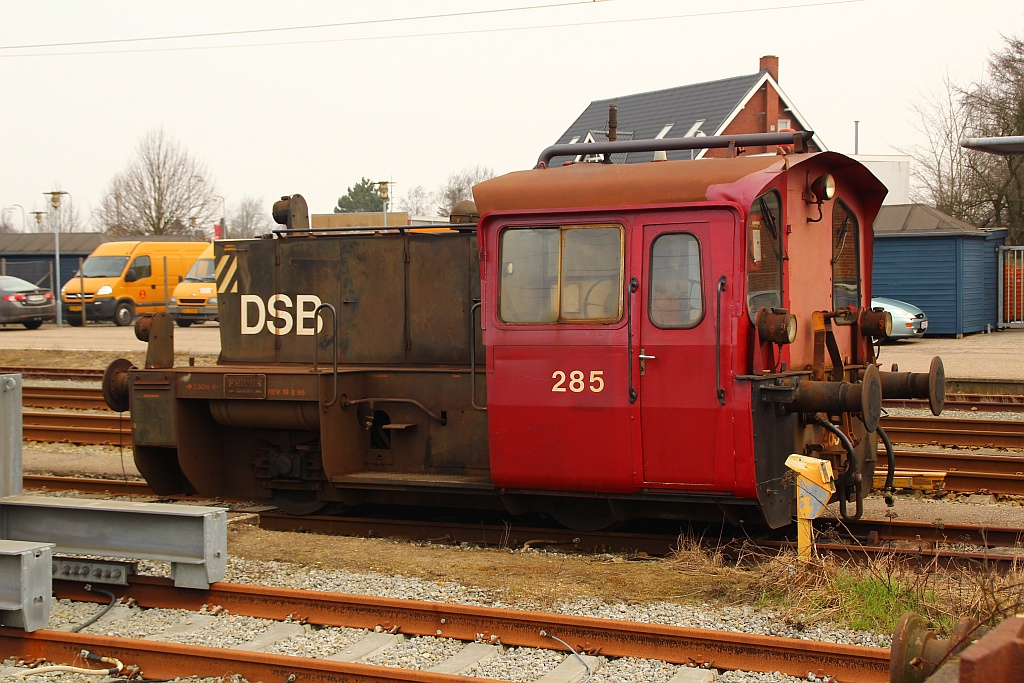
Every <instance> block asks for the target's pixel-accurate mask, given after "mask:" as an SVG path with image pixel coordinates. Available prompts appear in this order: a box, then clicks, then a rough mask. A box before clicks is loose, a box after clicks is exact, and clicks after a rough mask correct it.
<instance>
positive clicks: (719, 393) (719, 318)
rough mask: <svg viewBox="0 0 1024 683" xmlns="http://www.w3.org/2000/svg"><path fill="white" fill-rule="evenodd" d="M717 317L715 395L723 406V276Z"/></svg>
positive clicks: (719, 280) (719, 286)
mask: <svg viewBox="0 0 1024 683" xmlns="http://www.w3.org/2000/svg"><path fill="white" fill-rule="evenodd" d="M717 289H718V294H717V304H716V305H717V308H718V310H717V312H716V313H717V315H716V319H715V387H716V391H715V393H716V394H717V396H718V405H722V406H724V405H725V387H723V386H722V292H724V291H725V276H724V275H723V276H722V277H720V278H718V288H717Z"/></svg>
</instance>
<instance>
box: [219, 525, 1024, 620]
mask: <svg viewBox="0 0 1024 683" xmlns="http://www.w3.org/2000/svg"><path fill="white" fill-rule="evenodd" d="M229 549H230V551H231V553H232V555H234V556H238V557H243V558H246V559H251V560H264V561H282V562H296V563H299V564H302V565H308V566H319V567H328V568H335V569H344V570H347V571H352V572H370V571H372V572H380V573H385V574H390V573H396V574H402V575H404V576H412V577H417V578H420V579H423V580H427V581H455V582H458V583H460V584H462V585H465V586H471V587H479V588H484V589H489V590H495V591H503V592H504V593H505V594H506V595H508V596H509V597H510V598H514V599H517V600H521V601H524V602H525V603H527V604H529V605H531V606H534V607H535V608H537V609H543V608H546V607H550V606H551V605H553V604H554V603H557V602H559V601H562V600H579V599H584V598H590V599H597V600H602V601H606V602H612V603H614V602H625V603H643V602H655V601H668V602H677V603H683V604H711V605H720V606H729V605H731V606H742V605H754V606H756V607H762V608H768V609H771V610H773V611H774V612H775V613H776V614H778V615H779V618H780V619H783V620H785V621H786V622H787V623H789V624H792V625H794V626H796V627H797V628H802V627H803V626H805V625H806V626H812V625H815V624H819V623H823V622H833V623H837V624H840V625H844V626H848V627H850V628H856V629H864V630H871V631H875V632H879V633H891V632H892V631H893V629H894V628H895V626H896V621H897V620H898V619H899V617H900V615H901V614H902V613H903V612H905V611H908V610H909V611H916V612H918V613H920V614H921V615H922V616H924V617H925V618H927V619H928V620H929V622H930V623H931V625H932V626H933V627H936V628H937V629H938V630H939V631H940V633H946V632H948V630H949V629H950V628H951V627H952V626H953V625H954V624H956V622H957V621H958V620H959V619H961V618H962V617H964V616H973V617H975V618H977V619H979V620H980V621H982V622H983V623H990V624H991V623H996V622H998V621H1000V620H1001V619H1002V618H1003V617H1004V616H1005V615H1007V614H1012V613H1014V612H1015V611H1016V610H1017V609H1019V606H1020V605H1021V604H1024V595H1022V593H1024V589H1022V581H1024V574H1022V573H1020V572H1016V573H1009V574H996V573H993V572H988V571H985V570H984V568H980V569H979V570H978V571H949V572H946V571H940V570H938V568H937V567H935V566H930V567H924V568H921V567H915V566H911V565H909V564H907V563H905V562H901V561H899V560H898V559H897V558H896V557H895V556H889V557H886V556H883V557H881V558H879V559H876V560H874V561H871V562H869V563H867V564H856V563H844V562H839V561H837V560H834V559H830V558H817V559H815V560H814V561H812V562H810V563H807V564H804V563H802V562H800V561H799V560H798V559H797V558H796V556H795V554H793V553H791V552H781V553H778V554H776V555H764V554H757V553H753V552H751V553H750V554H746V555H743V557H742V559H741V560H739V561H736V560H729V559H727V556H726V554H725V553H724V552H722V550H721V549H718V548H715V547H708V546H707V545H704V544H702V543H700V542H698V541H697V540H694V539H685V538H683V539H680V542H679V547H678V549H677V551H676V552H675V553H674V554H673V555H672V556H671V557H668V558H664V559H652V558H629V557H625V556H619V555H594V556H587V555H570V554H562V553H550V552H539V551H535V550H524V549H508V548H506V549H493V548H469V547H465V546H460V547H456V546H445V545H433V544H410V543H399V542H393V541H388V540H380V539H362V538H343V537H324V536H313V535H298V534H293V533H284V532H273V531H265V530H262V529H259V528H256V527H252V526H246V525H238V526H233V527H232V530H231V536H230V539H229Z"/></svg>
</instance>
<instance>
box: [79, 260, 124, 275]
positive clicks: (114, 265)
mask: <svg viewBox="0 0 1024 683" xmlns="http://www.w3.org/2000/svg"><path fill="white" fill-rule="evenodd" d="M126 263H128V257H127V256H90V257H89V258H87V259H85V263H83V264H82V275H83V276H84V277H118V276H119V275H120V274H121V271H123V270H124V266H125V264H126Z"/></svg>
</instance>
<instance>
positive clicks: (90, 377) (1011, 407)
mask: <svg viewBox="0 0 1024 683" xmlns="http://www.w3.org/2000/svg"><path fill="white" fill-rule="evenodd" d="M20 371H24V375H23V376H24V377H26V378H33V379H51V380H82V381H99V380H100V379H102V378H103V371H102V370H97V369H95V368H68V369H61V368H16V367H6V368H4V367H0V374H4V373H9V372H20ZM22 393H23V396H24V403H25V406H26V407H31V408H62V407H63V408H76V409H78V408H83V409H87V410H89V409H93V408H94V407H95V408H97V409H105V408H106V404H105V403H104V402H103V393H102V392H101V391H100V390H99V389H97V388H92V387H61V386H29V385H26V386H24V387H23V388H22ZM79 404H81V405H79ZM883 406H884V407H886V408H912V409H918V410H928V401H927V400H924V399H887V400H885V401H883ZM945 406H946V410H969V411H974V410H976V411H979V412H1024V396H1020V395H1012V394H946V402H945Z"/></svg>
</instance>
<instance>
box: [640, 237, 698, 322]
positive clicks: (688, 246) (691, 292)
mask: <svg viewBox="0 0 1024 683" xmlns="http://www.w3.org/2000/svg"><path fill="white" fill-rule="evenodd" d="M650 258H651V261H650V274H651V284H650V298H649V301H648V315H649V316H650V319H651V322H652V323H654V324H655V325H657V326H658V327H664V328H683V327H693V326H694V325H696V324H697V323H699V322H700V320H701V318H702V317H703V316H704V297H703V286H702V284H701V269H700V244H699V243H698V242H697V238H696V237H694V236H693V235H691V234H689V233H675V234H667V235H660V236H659V237H658V238H657V239H655V240H654V243H653V244H652V245H651V256H650Z"/></svg>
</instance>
